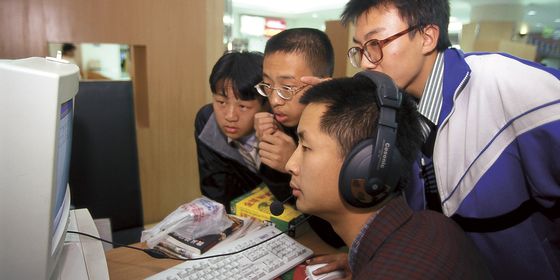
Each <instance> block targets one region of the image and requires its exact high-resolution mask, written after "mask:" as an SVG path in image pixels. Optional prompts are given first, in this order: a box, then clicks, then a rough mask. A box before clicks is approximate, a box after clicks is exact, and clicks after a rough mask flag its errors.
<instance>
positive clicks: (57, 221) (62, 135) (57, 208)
mask: <svg viewBox="0 0 560 280" xmlns="http://www.w3.org/2000/svg"><path fill="white" fill-rule="evenodd" d="M72 104H73V100H72V99H71V100H68V101H66V102H64V103H62V105H61V106H60V118H59V122H58V126H59V128H58V139H57V144H56V145H57V150H58V155H57V159H56V183H55V187H56V188H55V190H54V202H55V203H54V205H53V209H52V215H53V217H52V221H53V223H52V235H53V237H52V250H51V254H54V253H55V249H56V248H57V247H58V246H57V245H58V244H57V243H58V242H60V241H61V237H60V235H61V234H62V231H63V230H64V221H63V222H62V223H61V218H62V217H63V216H64V210H65V209H66V207H63V206H64V201H65V200H64V197H65V195H66V192H67V189H66V186H67V185H68V174H69V170H70V151H71V146H72V120H73V118H72V116H73V105H72Z"/></svg>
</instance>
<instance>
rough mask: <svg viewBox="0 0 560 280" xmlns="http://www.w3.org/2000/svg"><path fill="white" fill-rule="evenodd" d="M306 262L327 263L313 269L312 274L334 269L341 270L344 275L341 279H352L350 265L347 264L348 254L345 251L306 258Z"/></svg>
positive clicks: (312, 263) (309, 263)
mask: <svg viewBox="0 0 560 280" xmlns="http://www.w3.org/2000/svg"><path fill="white" fill-rule="evenodd" d="M306 263H307V265H314V264H320V263H326V264H327V265H325V266H323V267H321V268H318V269H317V270H315V271H314V272H313V274H315V275H320V274H323V273H327V272H331V271H335V270H342V271H344V273H345V277H344V278H342V279H348V280H349V279H352V272H351V271H350V266H349V265H348V254H346V253H338V254H331V255H323V256H318V257H314V258H311V259H309V260H307V262H306Z"/></svg>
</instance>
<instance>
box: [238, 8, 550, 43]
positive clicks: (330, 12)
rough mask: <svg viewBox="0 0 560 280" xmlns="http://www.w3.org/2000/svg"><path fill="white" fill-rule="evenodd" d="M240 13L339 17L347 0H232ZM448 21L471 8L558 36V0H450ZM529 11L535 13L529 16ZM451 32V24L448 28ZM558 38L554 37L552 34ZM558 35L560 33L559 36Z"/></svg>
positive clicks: (466, 17) (463, 19) (464, 17)
mask: <svg viewBox="0 0 560 280" xmlns="http://www.w3.org/2000/svg"><path fill="white" fill-rule="evenodd" d="M231 1H232V4H233V8H234V9H237V10H240V11H242V13H248V14H255V15H264V16H277V17H284V18H298V17H307V16H310V17H314V18H323V19H325V20H332V19H338V18H339V16H340V12H341V10H342V8H343V7H344V5H345V4H346V2H348V0H282V1H278V0H231ZM450 6H451V16H452V18H451V22H452V23H453V22H456V23H458V24H459V26H460V25H461V24H464V23H468V22H470V21H471V11H473V10H474V11H476V13H475V15H476V16H478V17H479V19H486V20H513V21H516V22H519V23H526V24H527V26H528V28H529V32H541V31H542V30H543V28H544V29H552V30H556V33H559V34H558V35H560V0H450ZM530 11H533V12H531V14H532V13H534V14H533V15H530ZM450 32H451V27H450ZM555 37H557V36H555ZM558 37H560V36H558Z"/></svg>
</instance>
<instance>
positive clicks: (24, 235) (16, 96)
mask: <svg viewBox="0 0 560 280" xmlns="http://www.w3.org/2000/svg"><path fill="white" fill-rule="evenodd" d="M78 72H79V70H78V67H77V66H76V65H73V64H69V63H66V62H65V61H63V60H60V59H54V58H39V57H32V58H26V59H17V60H1V61H0V225H1V229H0V273H1V278H3V279H50V278H55V277H56V276H55V275H56V274H57V271H59V270H60V269H61V268H60V267H61V265H60V264H61V262H62V261H60V260H61V258H60V255H61V252H62V247H63V245H64V240H65V235H66V229H67V226H68V219H69V211H70V191H69V188H68V174H69V166H70V150H71V140H72V139H71V137H72V117H73V105H74V97H75V95H76V93H77V91H78V80H79V76H78Z"/></svg>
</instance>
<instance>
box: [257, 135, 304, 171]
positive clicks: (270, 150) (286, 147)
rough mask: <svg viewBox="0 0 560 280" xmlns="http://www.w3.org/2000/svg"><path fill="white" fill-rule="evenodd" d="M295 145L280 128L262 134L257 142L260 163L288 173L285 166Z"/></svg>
mask: <svg viewBox="0 0 560 280" xmlns="http://www.w3.org/2000/svg"><path fill="white" fill-rule="evenodd" d="M270 130H271V129H269V130H267V131H270ZM296 147H297V145H296V143H295V141H294V139H292V137H290V136H289V135H288V134H286V133H284V132H283V131H281V130H276V131H274V132H273V133H264V134H262V137H261V138H260V142H259V156H260V157H261V162H262V163H264V164H266V165H268V166H269V167H271V168H273V169H275V170H277V171H280V172H283V173H288V171H286V168H285V167H286V163H287V162H288V160H289V159H290V157H291V156H292V154H293V153H294V151H295V150H296Z"/></svg>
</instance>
